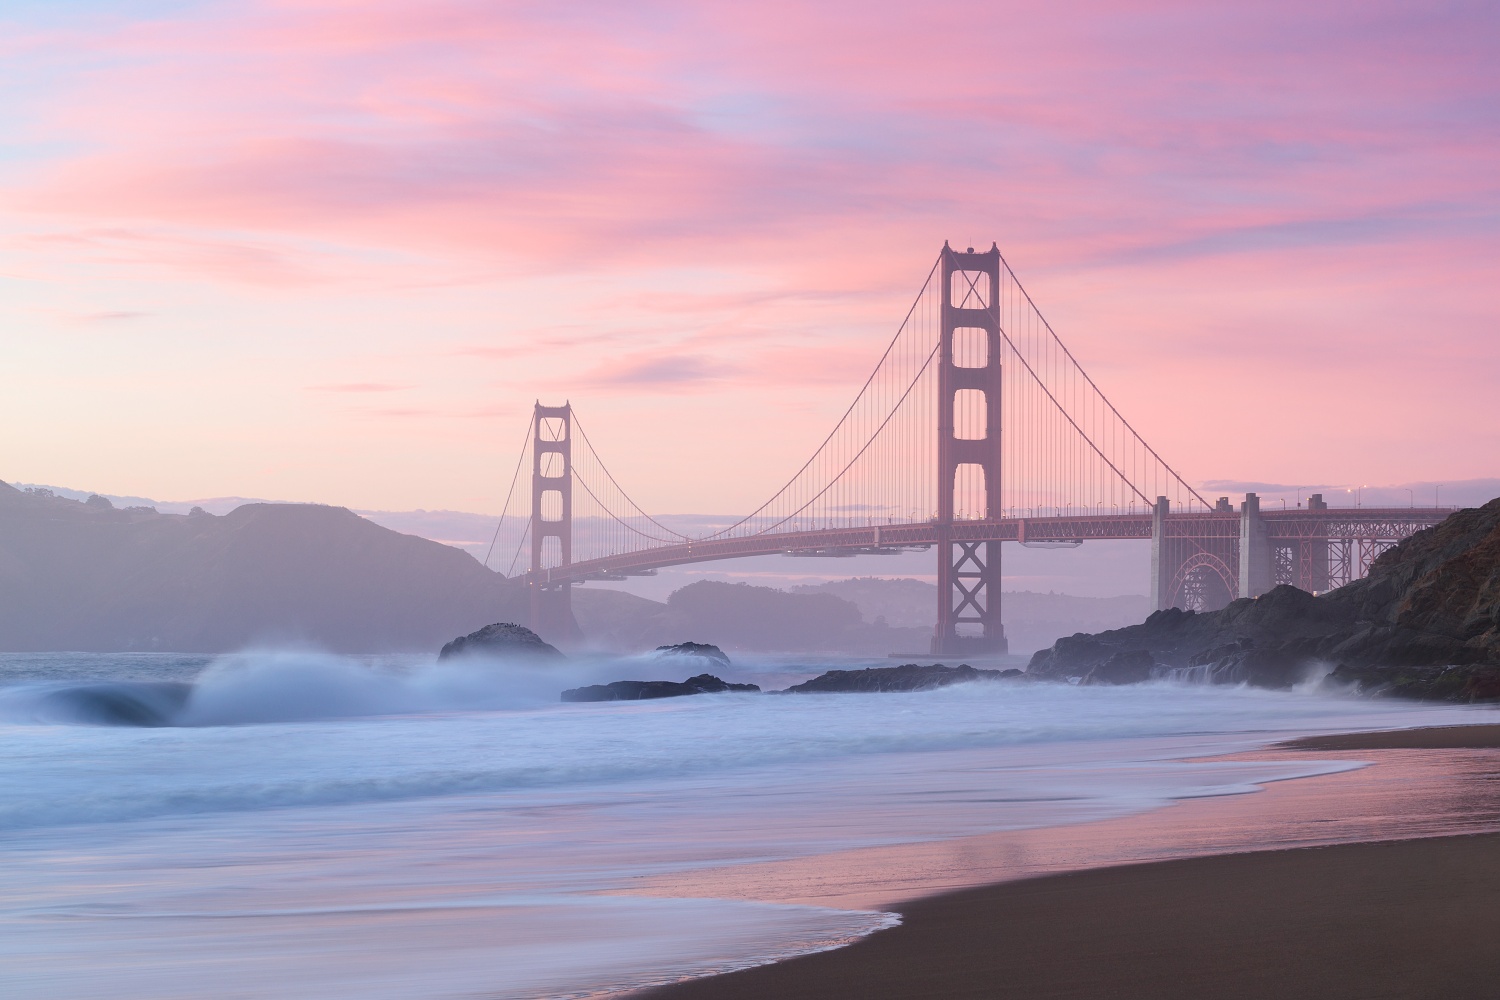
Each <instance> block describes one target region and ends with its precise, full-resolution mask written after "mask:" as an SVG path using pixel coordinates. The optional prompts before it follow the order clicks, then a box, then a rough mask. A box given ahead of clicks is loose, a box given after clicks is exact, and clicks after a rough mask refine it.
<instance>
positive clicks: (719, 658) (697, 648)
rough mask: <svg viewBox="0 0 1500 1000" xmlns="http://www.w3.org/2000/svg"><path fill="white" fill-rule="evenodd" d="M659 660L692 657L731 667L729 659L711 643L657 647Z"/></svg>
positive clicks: (680, 643) (681, 643)
mask: <svg viewBox="0 0 1500 1000" xmlns="http://www.w3.org/2000/svg"><path fill="white" fill-rule="evenodd" d="M655 655H656V656H657V657H658V658H673V659H676V658H679V657H692V658H695V659H699V660H712V661H714V662H715V663H718V664H720V665H721V666H725V667H727V666H729V657H728V656H726V655H725V653H724V651H723V650H722V649H720V648H719V647H718V646H715V645H714V644H713V643H711V642H679V643H677V644H676V645H673V646H657V647H656V654H655Z"/></svg>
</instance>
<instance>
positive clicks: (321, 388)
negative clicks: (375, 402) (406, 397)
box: [307, 382, 411, 394]
mask: <svg viewBox="0 0 1500 1000" xmlns="http://www.w3.org/2000/svg"><path fill="white" fill-rule="evenodd" d="M307 388H308V389H309V390H310V391H312V392H349V393H360V394H363V393H372V392H400V391H401V390H403V389H410V388H411V386H409V385H396V384H394V383H390V382H337V383H334V384H332V385H310V386H308V387H307Z"/></svg>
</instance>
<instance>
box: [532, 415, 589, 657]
mask: <svg viewBox="0 0 1500 1000" xmlns="http://www.w3.org/2000/svg"><path fill="white" fill-rule="evenodd" d="M532 432H533V436H532V442H531V445H532V447H531V585H530V590H531V621H530V622H529V623H528V624H529V625H530V627H531V630H532V631H533V632H535V633H536V634H537V635H540V636H541V637H542V638H543V639H546V640H547V641H548V642H553V643H556V642H564V643H566V642H574V641H577V640H579V639H581V638H583V630H582V629H580V628H579V627H578V620H577V619H576V618H574V617H573V584H572V583H571V581H569V579H568V577H567V575H566V574H558V576H559V579H558V582H556V583H554V582H552V572H549V571H556V570H559V569H564V568H566V567H567V566H569V565H570V564H571V563H572V562H573V407H572V406H571V405H570V404H568V403H564V404H563V405H562V406H543V405H542V404H541V403H537V404H536V410H535V413H534V415H533V419H532Z"/></svg>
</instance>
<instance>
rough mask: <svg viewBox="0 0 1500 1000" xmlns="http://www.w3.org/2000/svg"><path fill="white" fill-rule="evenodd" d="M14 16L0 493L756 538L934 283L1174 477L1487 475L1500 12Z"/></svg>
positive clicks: (1178, 6) (836, 6) (620, 9)
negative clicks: (752, 528)
mask: <svg viewBox="0 0 1500 1000" xmlns="http://www.w3.org/2000/svg"><path fill="white" fill-rule="evenodd" d="M7 10H10V11H11V12H10V13H0V58H3V59H4V64H5V65H6V67H7V73H6V74H5V76H4V77H3V78H0V127H3V134H4V135H6V136H7V139H6V145H4V146H3V147H0V361H3V363H4V371H5V373H6V374H7V375H8V376H9V377H8V378H7V379H6V391H5V392H4V393H0V421H3V423H4V426H6V427H8V428H10V429H11V433H9V434H7V435H5V437H4V438H3V439H0V479H5V480H23V481H28V482H53V483H59V484H64V485H71V486H76V487H82V488H90V489H99V490H106V491H109V492H113V493H132V494H139V495H145V496H157V497H163V498H172V497H193V496H210V495H224V494H238V495H248V496H274V497H281V498H287V499H307V500H317V501H323V502H330V503H338V504H345V505H348V506H354V507H364V508H387V509H400V508H410V507H426V508H443V507H447V508H456V509H468V510H480V511H491V510H496V509H498V507H499V505H500V501H501V499H502V498H503V496H504V490H505V487H506V485H507V484H508V481H509V473H510V469H511V465H512V463H513V461H514V456H515V453H516V449H517V446H518V445H519V443H520V439H521V436H522V434H523V433H524V431H525V428H526V421H527V419H528V417H529V411H530V406H531V403H532V401H533V400H534V399H535V398H537V397H541V398H542V399H543V400H544V401H547V402H559V401H561V400H563V399H570V400H571V401H572V402H573V403H574V405H575V406H576V407H577V408H578V409H579V412H580V413H581V415H582V416H583V418H584V420H585V422H586V423H587V425H588V426H589V429H590V434H591V436H592V437H593V438H594V440H595V443H596V444H597V445H598V446H599V448H600V451H601V452H602V453H603V454H604V456H605V458H606V459H607V460H608V461H609V462H610V463H611V465H612V467H613V469H614V471H615V473H616V475H617V476H618V477H619V478H620V479H621V481H622V482H623V483H624V484H625V485H626V486H627V487H628V488H629V489H630V490H631V492H632V493H634V494H635V495H636V496H637V499H639V500H641V501H642V503H643V504H644V505H645V506H647V507H648V508H650V509H653V510H658V511H664V512H666V511H734V510H746V509H748V508H750V507H753V506H754V505H755V504H756V503H757V502H759V501H760V500H762V499H763V498H764V496H765V495H767V494H769V492H770V491H771V490H772V489H773V488H774V487H775V486H776V485H778V484H779V483H780V482H781V481H783V480H784V479H785V478H786V477H787V475H788V474H789V473H790V472H791V471H794V470H795V468H796V467H797V465H799V464H800V463H801V461H802V460H803V459H804V458H805V457H806V456H807V455H808V454H810V453H811V450H812V449H813V447H814V446H815V445H816V443H817V442H818V441H819V440H821V438H822V436H823V435H824V434H825V433H826V432H827V430H828V429H829V427H831V425H832V421H833V420H834V419H836V417H837V415H838V413H839V412H841V411H842V410H843V408H844V407H845V406H846V405H847V404H848V401H849V399H850V398H851V395H852V393H853V392H854V391H855V389H856V388H857V387H858V384H859V382H860V381H861V380H862V379H863V377H864V375H865V374H867V372H868V370H869V368H870V367H871V366H872V365H873V362H874V360H875V359H876V358H877V357H878V355H879V353H880V351H881V349H882V348H883V346H884V344H885V342H886V341H887V340H888V339H889V337H890V335H891V334H892V333H893V332H894V330H895V327H896V325H897V323H898V322H899V320H900V318H901V316H902V314H903V313H904V311H905V309H906V306H907V305H908V304H909V302H910V300H911V297H912V296H913V295H914V293H915V292H916V290H917V288H918V287H919V285H920V283H921V280H922V277H923V276H924V275H925V274H926V272H927V269H928V267H929V266H930V264H931V261H932V258H933V256H934V255H935V253H936V251H937V249H938V248H939V247H940V246H941V245H942V242H943V240H945V239H949V240H952V241H953V242H954V244H955V245H959V246H964V245H977V246H985V247H987V246H988V245H989V243H990V241H991V240H995V241H998V242H999V244H1000V246H1001V248H1002V249H1003V250H1004V251H1005V254H1006V256H1007V258H1008V259H1009V260H1010V262H1011V263H1012V265H1013V266H1014V267H1015V268H1016V270H1017V272H1018V274H1019V275H1020V277H1021V279H1022V280H1023V281H1025V282H1026V283H1027V284H1028V286H1029V288H1030V290H1031V292H1032V294H1033V296H1034V298H1035V299H1036V301H1037V302H1038V303H1039V305H1040V306H1041V308H1042V310H1043V311H1044V312H1045V313H1046V314H1047V316H1048V317H1049V319H1050V320H1051V322H1052V324H1053V326H1054V327H1055V328H1056V329H1057V331H1058V332H1059V334H1060V335H1061V336H1062V337H1063V339H1064V340H1065V341H1066V342H1067V343H1068V344H1069V346H1070V347H1071V348H1072V350H1073V352H1074V353H1075V354H1076V355H1077V356H1078V358H1079V360H1080V361H1081V362H1082V363H1083V364H1084V366H1085V367H1086V368H1087V369H1089V371H1090V372H1091V373H1092V374H1093V376H1094V377H1095V379H1096V380H1097V381H1098V382H1099V384H1100V386H1101V387H1102V388H1103V389H1104V391H1105V392H1106V393H1107V394H1108V395H1109V396H1110V397H1111V398H1112V399H1113V400H1114V402H1115V403H1116V405H1117V406H1118V407H1119V408H1120V409H1121V410H1122V411H1123V412H1124V413H1125V414H1126V415H1127V416H1128V417H1129V418H1130V419H1131V421H1132V422H1133V423H1134V424H1135V425H1136V427H1137V428H1138V429H1139V430H1140V431H1141V432H1142V434H1143V435H1144V436H1145V437H1146V438H1147V440H1149V441H1150V442H1152V444H1153V445H1154V446H1155V447H1156V448H1157V450H1158V451H1159V452H1161V453H1162V454H1163V456H1164V457H1166V458H1167V459H1168V460H1169V461H1170V462H1172V464H1173V465H1175V466H1176V467H1177V468H1178V469H1179V470H1180V471H1181V472H1183V474H1184V475H1185V476H1186V477H1187V478H1188V479H1190V480H1193V481H1206V480H1216V479H1234V480H1262V481H1272V482H1287V483H1290V482H1318V483H1394V482H1402V481H1411V480H1423V479H1426V480H1458V479H1465V478H1476V477H1484V476H1494V475H1497V474H1500V469H1497V460H1496V456H1497V455H1500V431H1497V424H1500V421H1497V418H1496V413H1500V402H1497V396H1500V392H1497V390H1500V336H1497V333H1500V292H1497V289H1496V277H1495V276H1496V274H1497V273H1500V270H1497V265H1500V211H1497V209H1500V190H1497V189H1500V180H1497V178H1500V155H1497V154H1500V129H1497V127H1496V126H1497V124H1500V68H1497V62H1496V60H1495V59H1494V57H1493V54H1494V52H1495V51H1497V46H1500V14H1497V13H1496V8H1494V6H1493V5H1489V4H1477V3H1476V4H1449V5H1444V6H1441V7H1439V6H1435V5H1417V4H1399V5H1398V4H1381V3H1357V4H1356V3H1331V4H1321V5H1313V4H1306V3H1295V4H1293V3H1265V4H1254V5H1249V4H1222V5H1212V4H1204V3H1156V4H1137V5H1134V6H1133V7H1132V8H1131V9H1130V10H1129V11H1126V10H1125V9H1124V8H1122V6H1121V5H1118V4H1097V3H1094V4H1091V3H1071V4H1049V5H1037V4H997V3H994V2H984V3H968V2H958V3H936V4H923V5H915V4H903V5H895V4H888V5H879V4H869V3H868V2H866V3H857V4H856V3H823V4H807V3H796V4H787V3H776V2H762V3H756V4H744V3H735V4H731V3H694V4H684V3H637V4H618V3H609V4H606V3H590V2H575V3H569V4H543V3H510V4H507V3H495V2H449V0H429V2H423V3H415V2H406V3H394V2H387V3H383V2H354V0H280V2H252V0H242V2H239V3H193V2H183V0H177V2H167V0H156V2H131V3H127V2H124V0H120V2H109V0H93V2H87V0H78V2H75V0H68V2H59V3H56V4H30V3H20V4H17V5H15V7H14V9H13V10H12V8H11V6H10V5H7Z"/></svg>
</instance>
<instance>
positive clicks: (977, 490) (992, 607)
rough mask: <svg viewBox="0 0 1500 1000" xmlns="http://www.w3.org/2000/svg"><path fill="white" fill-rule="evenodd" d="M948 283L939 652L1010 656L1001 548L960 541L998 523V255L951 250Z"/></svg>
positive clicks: (946, 254) (942, 356)
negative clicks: (968, 530)
mask: <svg viewBox="0 0 1500 1000" xmlns="http://www.w3.org/2000/svg"><path fill="white" fill-rule="evenodd" d="M941 273H942V286H941V295H942V299H941V301H942V309H941V320H940V326H941V337H942V340H941V342H940V344H939V348H938V396H937V398H938V414H937V425H938V468H937V475H938V490H937V499H938V513H937V529H938V538H939V542H938V546H937V549H938V615H937V626H936V628H935V629H934V632H933V636H932V652H933V653H934V654H939V655H945V656H951V655H963V654H976V653H1004V652H1005V651H1006V648H1007V646H1006V641H1005V627H1004V625H1003V624H1002V623H1001V619H1000V543H999V542H998V541H968V540H965V539H964V538H962V537H960V536H961V535H962V533H963V532H962V531H961V524H962V521H964V520H987V519H989V518H991V517H998V516H999V515H1000V495H1001V494H1000V455H1001V453H1000V441H1001V434H1000V418H1001V409H1000V402H1001V400H1000V391H1001V384H1002V382H1001V367H1000V288H1001V285H1000V249H999V247H998V246H995V245H991V247H990V249H989V250H987V251H984V252H981V253H975V252H974V249H973V248H972V247H970V248H969V249H968V250H965V251H964V252H962V253H960V252H958V251H956V250H954V249H953V248H951V247H950V246H948V244H947V243H944V244H943V255H942V267H941ZM956 521H957V522H958V524H955V522H956Z"/></svg>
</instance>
